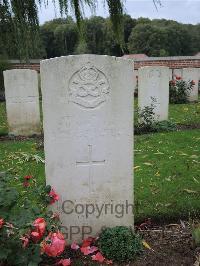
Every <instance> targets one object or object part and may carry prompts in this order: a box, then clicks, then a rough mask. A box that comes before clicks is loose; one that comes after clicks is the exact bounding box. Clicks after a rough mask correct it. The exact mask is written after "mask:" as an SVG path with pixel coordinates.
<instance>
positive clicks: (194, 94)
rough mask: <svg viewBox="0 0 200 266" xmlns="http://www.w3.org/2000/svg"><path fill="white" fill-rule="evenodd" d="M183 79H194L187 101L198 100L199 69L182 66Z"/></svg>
mask: <svg viewBox="0 0 200 266" xmlns="http://www.w3.org/2000/svg"><path fill="white" fill-rule="evenodd" d="M182 78H183V80H185V81H191V80H194V82H195V85H194V86H193V90H191V91H190V95H189V101H190V102H193V101H198V81H199V69H198V68H183V77H182Z"/></svg>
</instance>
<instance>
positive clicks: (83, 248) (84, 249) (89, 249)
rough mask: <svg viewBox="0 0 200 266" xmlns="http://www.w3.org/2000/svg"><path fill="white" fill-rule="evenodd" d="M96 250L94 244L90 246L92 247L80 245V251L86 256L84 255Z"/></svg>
mask: <svg viewBox="0 0 200 266" xmlns="http://www.w3.org/2000/svg"><path fill="white" fill-rule="evenodd" d="M97 250H98V248H97V247H95V246H92V247H82V248H81V252H82V253H83V254H84V255H85V256H86V255H89V254H92V253H94V252H96V251H97Z"/></svg>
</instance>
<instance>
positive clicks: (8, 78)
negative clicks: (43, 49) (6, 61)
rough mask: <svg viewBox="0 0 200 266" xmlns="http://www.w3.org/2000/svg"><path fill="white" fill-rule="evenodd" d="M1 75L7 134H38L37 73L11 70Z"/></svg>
mask: <svg viewBox="0 0 200 266" xmlns="http://www.w3.org/2000/svg"><path fill="white" fill-rule="evenodd" d="M3 74H4V84H5V97H6V112H7V120H8V126H9V134H11V135H15V136H19V135H21V136H31V135H37V134H40V133H41V129H40V108H39V93H38V74H37V72H36V71H35V70H30V69H13V70H7V71H4V73H3Z"/></svg>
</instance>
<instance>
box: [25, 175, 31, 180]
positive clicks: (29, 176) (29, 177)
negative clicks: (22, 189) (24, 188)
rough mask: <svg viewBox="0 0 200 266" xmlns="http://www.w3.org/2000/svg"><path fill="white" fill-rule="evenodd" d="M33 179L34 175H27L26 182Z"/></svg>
mask: <svg viewBox="0 0 200 266" xmlns="http://www.w3.org/2000/svg"><path fill="white" fill-rule="evenodd" d="M32 178H33V177H32V175H26V176H25V177H24V179H25V180H30V179H32Z"/></svg>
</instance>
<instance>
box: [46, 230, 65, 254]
mask: <svg viewBox="0 0 200 266" xmlns="http://www.w3.org/2000/svg"><path fill="white" fill-rule="evenodd" d="M65 246H66V242H65V239H64V236H63V234H61V233H60V232H57V233H52V232H50V233H49V235H48V236H47V237H46V239H45V240H44V241H43V242H42V253H45V254H46V255H48V256H49V257H57V256H60V255H61V254H62V253H63V252H64V250H65Z"/></svg>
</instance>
